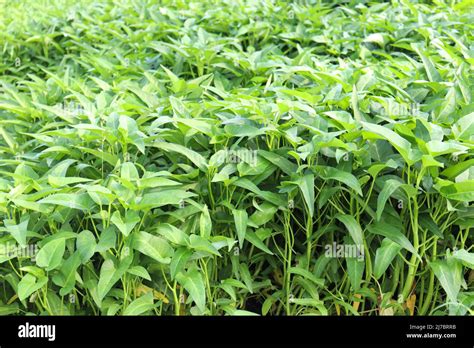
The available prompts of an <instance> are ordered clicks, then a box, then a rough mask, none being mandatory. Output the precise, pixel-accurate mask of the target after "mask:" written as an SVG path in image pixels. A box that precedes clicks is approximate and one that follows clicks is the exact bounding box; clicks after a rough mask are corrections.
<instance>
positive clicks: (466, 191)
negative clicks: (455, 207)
mask: <svg viewBox="0 0 474 348" xmlns="http://www.w3.org/2000/svg"><path fill="white" fill-rule="evenodd" d="M439 191H440V192H441V194H442V195H443V196H445V197H446V198H449V199H452V200H455V201H462V202H472V201H474V180H466V181H461V182H457V183H453V184H450V185H446V186H443V187H441V188H440V190H439Z"/></svg>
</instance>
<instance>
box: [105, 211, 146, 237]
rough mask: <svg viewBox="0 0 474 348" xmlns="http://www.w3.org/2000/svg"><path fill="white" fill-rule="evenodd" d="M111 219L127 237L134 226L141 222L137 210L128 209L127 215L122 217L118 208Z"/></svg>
mask: <svg viewBox="0 0 474 348" xmlns="http://www.w3.org/2000/svg"><path fill="white" fill-rule="evenodd" d="M110 221H111V222H112V223H113V224H114V225H115V226H117V228H118V229H119V231H120V232H122V233H123V235H124V236H125V237H127V236H128V235H129V234H130V232H131V231H132V230H133V228H134V227H135V226H136V225H137V224H138V223H139V222H140V216H139V215H138V213H137V212H136V211H133V210H127V211H126V212H125V217H124V218H122V216H121V214H120V212H119V211H118V210H116V211H115V212H114V213H113V214H112V218H111V219H110Z"/></svg>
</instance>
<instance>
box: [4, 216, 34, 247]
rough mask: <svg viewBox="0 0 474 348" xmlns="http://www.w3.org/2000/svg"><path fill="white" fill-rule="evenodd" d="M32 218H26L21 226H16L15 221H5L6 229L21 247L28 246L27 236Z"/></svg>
mask: <svg viewBox="0 0 474 348" xmlns="http://www.w3.org/2000/svg"><path fill="white" fill-rule="evenodd" d="M29 220H30V218H29V217H26V219H24V220H23V221H22V222H20V223H19V224H15V221H14V220H8V219H6V220H3V223H4V225H5V229H6V230H7V232H9V233H10V234H11V235H12V237H13V238H15V240H16V241H17V242H18V244H20V246H22V247H25V246H26V236H27V233H28V222H29Z"/></svg>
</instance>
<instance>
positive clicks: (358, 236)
mask: <svg viewBox="0 0 474 348" xmlns="http://www.w3.org/2000/svg"><path fill="white" fill-rule="evenodd" d="M336 219H338V220H339V221H341V222H342V223H343V224H344V225H345V226H346V228H347V230H348V231H349V234H350V235H351V237H352V240H353V241H354V243H356V245H358V246H359V247H360V246H362V245H364V236H363V235H362V229H361V228H360V225H359V223H358V222H357V221H356V220H355V219H354V218H353V217H352V216H349V215H342V214H337V215H336Z"/></svg>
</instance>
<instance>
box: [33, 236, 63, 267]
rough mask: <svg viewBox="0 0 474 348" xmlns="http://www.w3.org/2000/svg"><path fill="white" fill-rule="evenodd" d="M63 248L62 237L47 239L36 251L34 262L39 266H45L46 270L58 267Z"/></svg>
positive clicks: (61, 258)
mask: <svg viewBox="0 0 474 348" xmlns="http://www.w3.org/2000/svg"><path fill="white" fill-rule="evenodd" d="M65 249H66V240H65V239H64V238H57V239H53V240H51V241H49V242H48V243H46V244H45V245H43V247H42V248H41V249H40V250H39V251H38V254H37V255H36V264H37V265H38V266H39V267H42V268H45V269H46V270H47V271H51V270H53V269H55V268H58V267H59V266H60V265H61V262H62V260H63V255H64V251H65Z"/></svg>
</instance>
